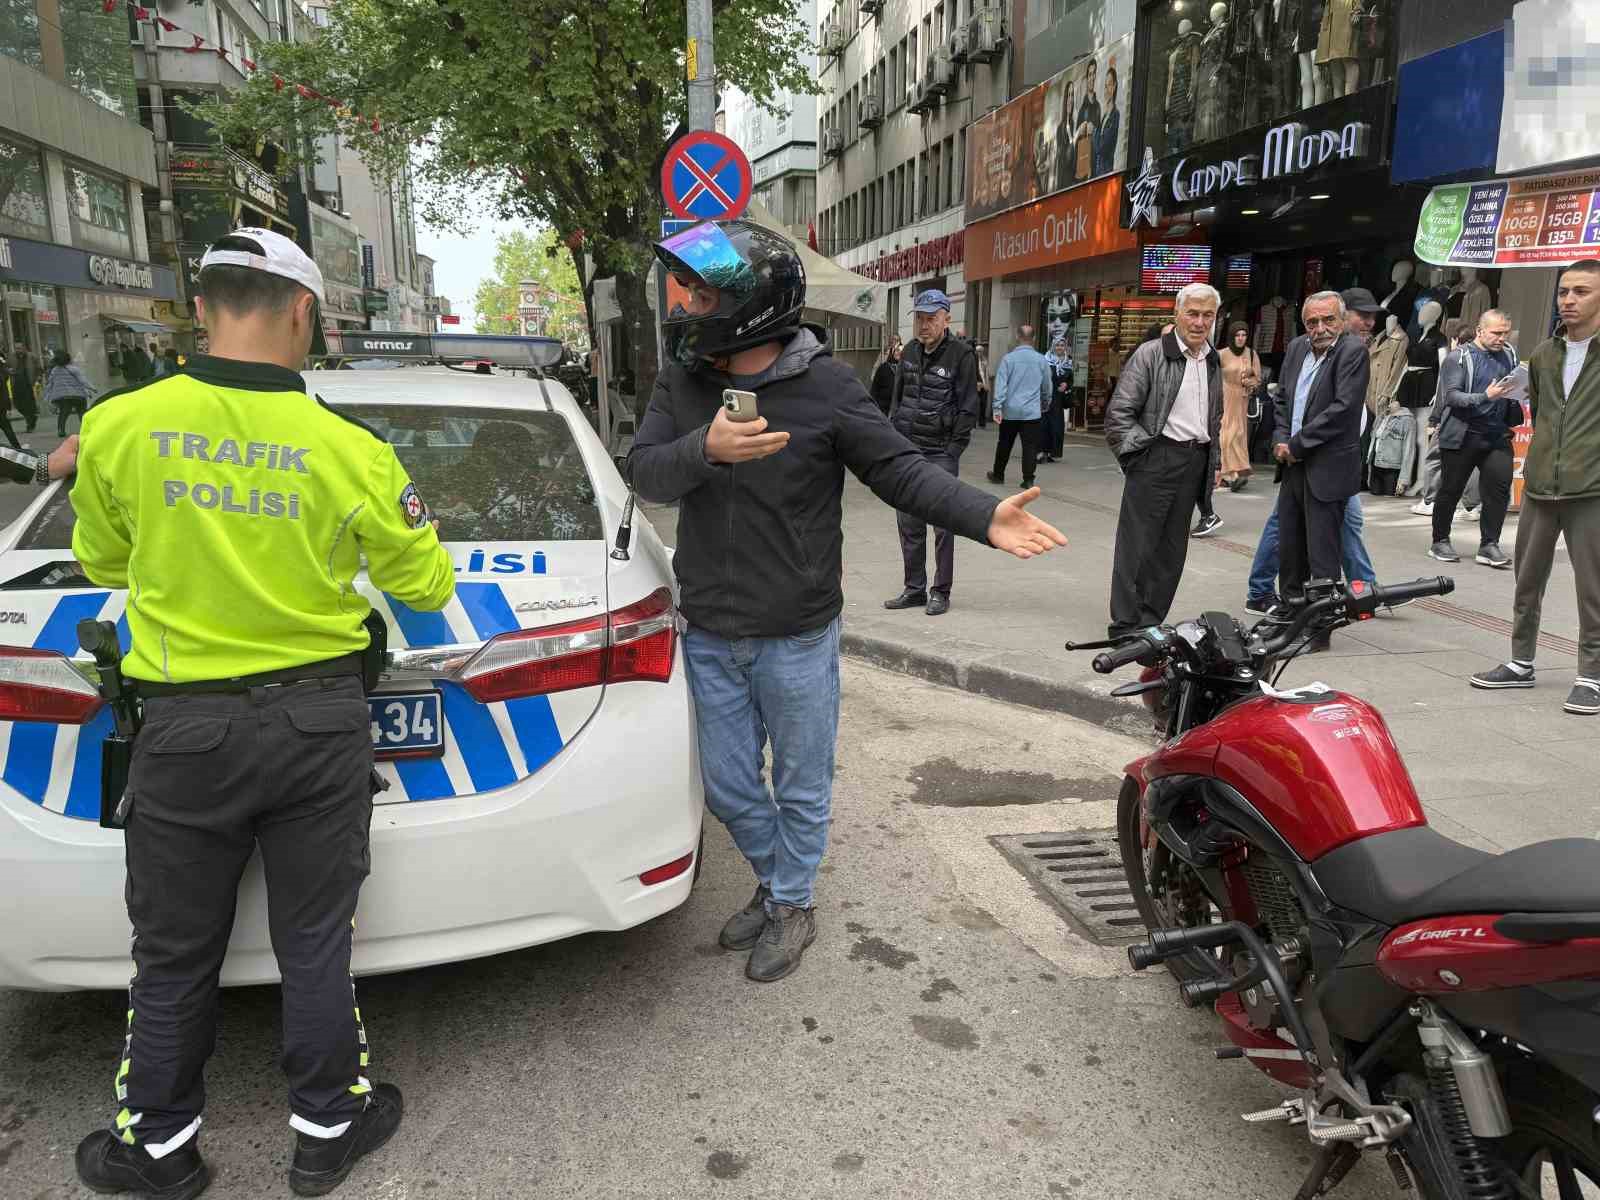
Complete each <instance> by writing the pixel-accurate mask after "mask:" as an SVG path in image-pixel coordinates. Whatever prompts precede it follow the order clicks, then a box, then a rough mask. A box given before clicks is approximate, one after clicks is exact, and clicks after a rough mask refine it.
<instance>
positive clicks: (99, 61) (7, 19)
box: [0, 0, 136, 117]
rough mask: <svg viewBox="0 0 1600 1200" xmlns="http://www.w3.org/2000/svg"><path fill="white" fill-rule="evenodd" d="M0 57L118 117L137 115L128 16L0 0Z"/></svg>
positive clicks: (97, 6) (60, 3)
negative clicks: (48, 33)
mask: <svg viewBox="0 0 1600 1200" xmlns="http://www.w3.org/2000/svg"><path fill="white" fill-rule="evenodd" d="M41 26H44V27H50V28H51V29H52V34H51V36H50V37H42V36H41ZM0 53H5V54H9V55H11V56H12V57H13V58H15V59H17V60H18V61H20V62H22V63H25V64H26V65H28V66H30V67H32V68H33V69H34V70H36V71H39V72H41V73H42V74H44V75H47V76H49V77H50V78H51V79H54V80H56V81H57V82H59V83H64V84H66V85H67V86H68V87H71V88H73V89H74V90H76V91H77V92H78V93H80V94H81V95H83V96H87V97H88V98H89V99H90V100H93V101H94V102H95V103H96V104H98V105H100V107H102V108H105V109H108V110H109V111H111V112H114V113H116V114H118V115H119V116H124V117H131V116H133V114H134V112H135V111H136V109H135V104H134V96H133V56H132V55H130V54H129V53H128V16H127V14H126V13H124V12H118V11H117V10H116V9H115V8H112V9H110V10H108V9H107V8H106V7H105V5H104V4H103V3H102V2H101V0H0Z"/></svg>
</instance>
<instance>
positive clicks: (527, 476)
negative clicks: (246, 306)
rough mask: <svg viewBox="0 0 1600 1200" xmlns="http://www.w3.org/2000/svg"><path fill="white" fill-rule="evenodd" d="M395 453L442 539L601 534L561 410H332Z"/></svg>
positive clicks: (586, 480) (582, 537) (360, 407)
mask: <svg viewBox="0 0 1600 1200" xmlns="http://www.w3.org/2000/svg"><path fill="white" fill-rule="evenodd" d="M332 407H334V408H336V409H338V410H339V411H340V412H343V413H348V414H349V415H350V416H352V417H355V418H357V419H358V420H360V421H362V422H364V423H365V424H367V425H370V426H372V428H374V429H376V430H377V431H378V433H379V434H380V435H381V436H383V437H384V438H386V439H387V440H388V441H389V444H390V445H392V446H393V447H394V450H395V454H396V455H397V456H398V457H399V459H400V462H401V465H403V466H404V467H405V469H406V473H407V474H409V475H410V476H411V481H412V482H413V483H415V484H416V485H417V491H419V492H421V493H422V498H423V500H424V501H426V502H427V505H428V507H429V508H430V509H432V510H433V515H434V516H435V517H437V518H438V520H439V536H440V537H441V538H442V539H443V540H445V541H447V542H499V541H506V542H511V541H586V540H598V539H600V538H603V537H605V530H604V527H603V526H602V525H601V523H600V509H599V506H598V505H597V503H596V500H595V491H594V484H593V483H592V482H591V481H590V479H589V470H588V468H587V467H586V466H585V465H584V462H583V455H582V454H581V453H580V452H579V450H578V444H577V442H576V441H575V440H574V439H573V436H572V430H571V428H570V427H569V426H568V425H567V422H566V420H565V419H564V418H563V417H562V416H561V414H559V413H541V412H527V411H525V410H522V409H497V408H471V409H460V408H440V407H435V406H423V405H416V406H411V405H393V404H339V403H335V404H333V405H332Z"/></svg>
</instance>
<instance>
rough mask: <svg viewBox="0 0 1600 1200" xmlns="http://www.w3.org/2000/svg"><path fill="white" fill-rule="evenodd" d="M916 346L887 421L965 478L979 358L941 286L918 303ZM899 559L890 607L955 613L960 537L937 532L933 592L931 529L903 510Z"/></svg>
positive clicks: (905, 360) (906, 354) (906, 355)
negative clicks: (956, 326) (953, 328)
mask: <svg viewBox="0 0 1600 1200" xmlns="http://www.w3.org/2000/svg"><path fill="white" fill-rule="evenodd" d="M911 312H912V317H911V332H912V335H913V340H912V342H911V344H910V345H908V346H907V347H906V348H905V350H904V351H902V352H901V354H900V369H899V372H898V373H897V374H896V376H895V381H894V391H893V393H892V394H891V399H890V401H889V420H890V423H891V424H893V425H894V427H895V428H896V429H898V430H899V431H900V432H901V433H902V434H903V435H904V436H905V437H906V439H907V440H909V441H910V442H911V444H912V445H913V446H915V447H916V448H917V449H918V450H921V451H922V455H923V457H924V458H926V459H927V460H928V461H929V462H931V463H933V464H934V465H935V466H937V467H939V468H940V469H942V470H945V471H948V472H950V474H952V475H959V474H960V473H961V453H962V451H964V450H965V449H966V448H967V443H968V442H970V441H971V440H972V427H973V426H974V425H976V424H977V423H978V356H977V353H976V352H975V351H974V350H973V348H972V343H971V342H968V341H966V340H965V339H963V338H959V337H956V336H954V335H953V334H952V333H951V332H950V297H948V296H946V295H945V294H944V293H943V292H941V291H940V290H939V289H938V288H929V289H927V290H926V291H924V292H919V293H918V294H917V298H916V300H914V301H913V302H912V309H911ZM897 520H898V523H899V527H900V557H901V560H902V562H903V563H904V566H905V587H904V590H902V591H901V593H900V594H899V595H898V596H896V597H895V598H894V599H892V600H885V601H884V602H883V606H884V607H885V608H888V609H900V608H925V611H926V612H927V614H928V615H929V616H930V617H938V616H943V615H944V614H945V613H947V612H949V611H950V587H951V584H952V583H953V582H954V580H955V569H956V535H955V534H954V533H952V532H951V531H950V530H948V529H935V530H934V534H933V563H934V569H933V586H932V587H931V588H930V587H929V586H928V526H927V524H926V523H925V522H924V521H923V519H922V518H921V517H918V516H914V515H912V514H911V513H908V512H904V511H901V512H900V513H898V514H897Z"/></svg>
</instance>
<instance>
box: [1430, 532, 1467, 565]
mask: <svg viewBox="0 0 1600 1200" xmlns="http://www.w3.org/2000/svg"><path fill="white" fill-rule="evenodd" d="M1428 557H1429V558H1437V559H1438V560H1439V561H1440V562H1460V561H1461V555H1459V554H1457V553H1456V548H1455V547H1454V546H1452V545H1451V544H1450V539H1449V538H1445V539H1444V540H1443V541H1441V542H1435V543H1434V544H1433V545H1431V546H1429V547H1428Z"/></svg>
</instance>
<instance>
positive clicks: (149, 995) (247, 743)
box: [115, 676, 374, 1149]
mask: <svg viewBox="0 0 1600 1200" xmlns="http://www.w3.org/2000/svg"><path fill="white" fill-rule="evenodd" d="M373 779H374V776H373V773H372V739H371V733H370V726H369V718H368V713H367V704H366V699H365V697H364V695H363V693H362V688H361V680H359V679H357V678H354V677H350V676H344V677H340V678H332V679H316V680H311V681H309V682H304V683H295V684H290V685H286V686H280V687H260V688H252V689H251V690H250V691H248V692H243V693H238V694H204V695H185V696H174V697H152V698H150V699H148V700H146V701H145V725H144V729H143V731H142V732H141V733H140V735H139V739H138V741H137V742H136V743H135V748H134V758H133V765H132V769H131V771H130V774H129V785H128V786H129V788H130V790H131V791H132V792H133V794H134V801H133V811H132V813H131V815H130V816H129V819H128V827H127V833H126V845H127V861H128V888H127V899H128V916H129V918H130V920H131V922H132V924H133V930H134V941H133V962H134V976H133V982H132V984H131V985H130V986H129V989H128V992H129V995H128V1036H127V1041H126V1043H125V1049H124V1051H123V1061H122V1064H121V1066H120V1067H119V1068H118V1072H117V1096H118V1099H119V1100H120V1101H121V1102H122V1111H121V1112H120V1113H119V1114H118V1116H117V1119H116V1125H115V1128H116V1131H117V1132H118V1133H119V1134H121V1135H122V1137H123V1140H124V1141H136V1142H138V1143H141V1144H143V1145H145V1146H146V1147H147V1148H156V1149H159V1148H160V1147H162V1146H163V1145H170V1146H174V1147H175V1146H176V1145H181V1144H182V1142H183V1141H186V1140H187V1139H188V1137H189V1136H190V1134H191V1133H192V1131H193V1127H194V1123H195V1121H196V1118H198V1117H199V1116H200V1113H201V1110H202V1109H204V1107H205V1082H204V1079H203V1077H202V1076H203V1072H204V1068H205V1064H206V1059H207V1058H208V1057H210V1054H211V1051H212V1049H213V1047H214V1045H215V1042H216V1026H217V1002H218V987H217V976H218V972H219V971H220V969H221V967H222V958H223V954H224V952H225V951H226V950H227V948H228V938H229V935H230V934H231V932H232V930H233V917H234V908H235V903H236V899H237V894H238V889H239V879H240V876H241V875H243V873H244V869H245V864H246V863H247V862H248V861H249V859H250V855H251V853H252V851H253V850H254V849H255V848H256V847H257V846H259V847H260V849H261V861H262V866H263V867H264V868H265V872H266V883H267V905H268V911H269V924H270V928H271V934H272V949H273V952H274V953H275V954H276V956H277V960H278V969H279V972H280V974H281V975H282V978H283V1063H282V1065H283V1070H284V1073H285V1075H287V1076H288V1080H289V1104H290V1110H291V1112H292V1113H293V1115H294V1116H295V1117H298V1118H300V1121H302V1122H311V1123H312V1124H314V1125H316V1126H320V1127H323V1128H324V1129H326V1128H327V1127H330V1126H337V1125H339V1124H341V1123H342V1122H345V1121H348V1120H351V1119H352V1118H354V1117H355V1116H356V1115H357V1114H358V1113H360V1112H361V1110H362V1109H363V1108H364V1107H365V1105H366V1093H367V1092H368V1091H369V1090H370V1088H369V1085H368V1084H367V1082H366V1080H365V1078H364V1076H365V1074H366V1065H367V1041H366V1033H365V1031H364V1030H363V1028H362V1024H361V1019H360V1010H359V1009H358V1007H357V1005H356V1001H355V992H354V986H353V983H352V981H351V976H350V941H351V937H352V933H353V929H354V919H355V911H356V897H357V895H358V894H359V892H360V890H361V882H362V880H364V879H365V878H366V877H367V873H368V871H369V869H370V858H369V855H368V846H367V835H368V828H369V826H370V825H371V822H372V782H373ZM297 1127H298V1126H297ZM313 1132H314V1131H313ZM129 1134H131V1135H132V1137H131V1138H130V1137H129V1136H128V1135H129Z"/></svg>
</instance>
